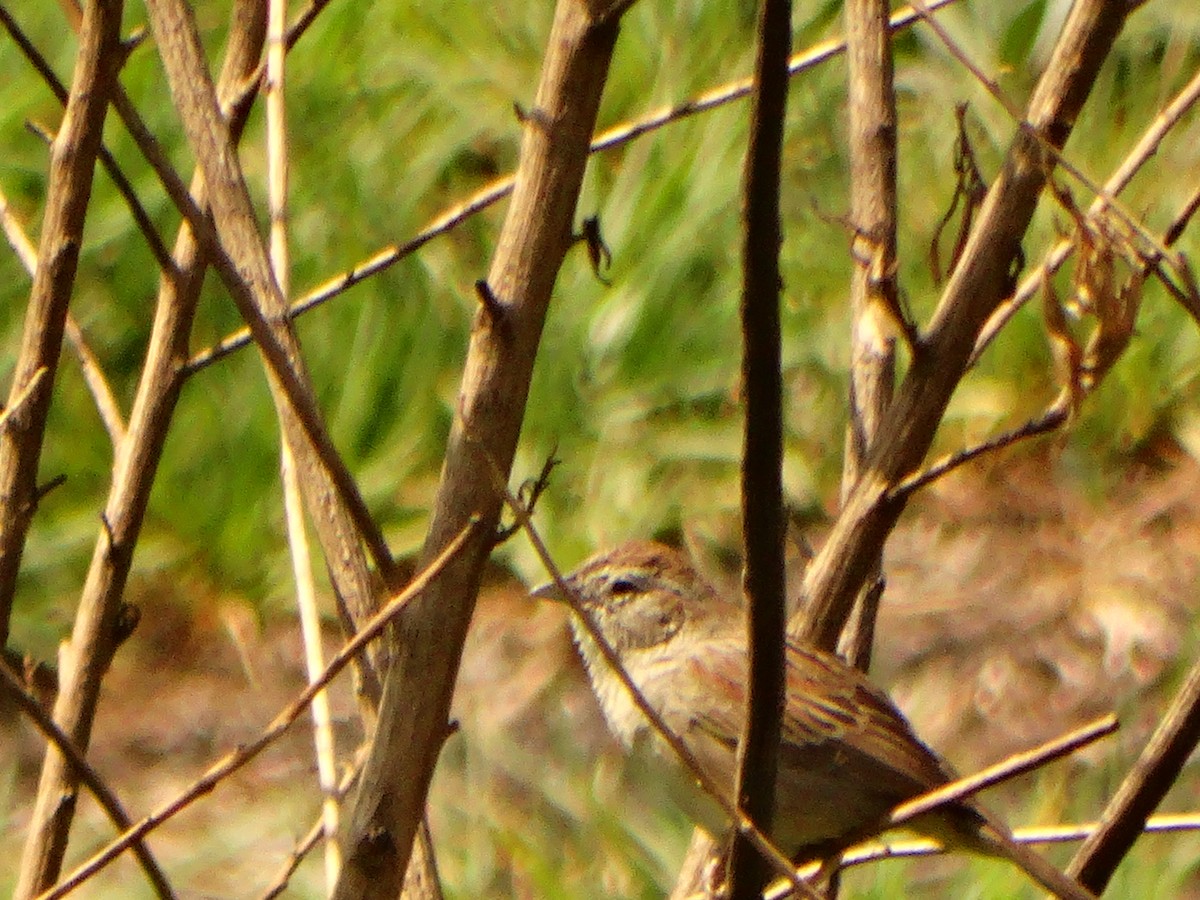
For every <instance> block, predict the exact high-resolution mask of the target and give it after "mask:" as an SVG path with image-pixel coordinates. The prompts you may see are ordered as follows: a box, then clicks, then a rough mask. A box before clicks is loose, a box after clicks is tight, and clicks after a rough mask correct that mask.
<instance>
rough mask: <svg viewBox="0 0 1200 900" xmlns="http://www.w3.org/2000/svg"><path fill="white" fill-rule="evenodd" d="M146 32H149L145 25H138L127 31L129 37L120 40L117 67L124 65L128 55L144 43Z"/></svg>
mask: <svg viewBox="0 0 1200 900" xmlns="http://www.w3.org/2000/svg"><path fill="white" fill-rule="evenodd" d="M148 34H149V32H148V31H147V30H146V27H145V26H144V25H139V26H138V27H137V28H135V29H133V31H131V32H129V37H127V38H124V39H123V40H122V41H121V57H120V64H119V65H118V69H123V68H124V67H125V63H126V62H128V61H129V57H130V56H131V55H132V54H133V51H134V50H136V49H137V48H138V47H140V46H142V44H143V43H145V40H146V36H147V35H148Z"/></svg>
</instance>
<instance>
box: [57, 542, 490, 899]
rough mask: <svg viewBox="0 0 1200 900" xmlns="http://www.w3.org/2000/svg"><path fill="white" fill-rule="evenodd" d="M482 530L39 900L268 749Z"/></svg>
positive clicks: (78, 880) (449, 548) (452, 548)
mask: <svg viewBox="0 0 1200 900" xmlns="http://www.w3.org/2000/svg"><path fill="white" fill-rule="evenodd" d="M478 531H479V522H478V520H475V519H472V520H471V521H469V522H468V523H467V524H466V525H465V526H463V529H462V530H461V531H460V532H459V533H458V534H457V535H455V536H454V537H453V538H452V539H451V540H450V541H449V542H448V543H447V544H446V546H445V547H444V548H443V549H442V552H441V553H439V554H438V555H437V556H436V557H435V558H434V559H433V560H432V561H431V562H430V563H429V565H427V566H426V567H425V568H424V569H422V570H421V572H420V573H419V574H418V575H417V576H416V577H415V578H413V580H412V581H411V582H409V584H408V586H407V587H406V588H405V589H404V590H403V591H401V592H400V593H399V594H397V595H396V596H395V597H393V598H392V599H391V600H389V601H388V602H387V604H385V605H384V607H383V609H381V610H380V611H379V612H378V613H376V614H375V616H374V617H372V618H371V619H370V621H368V622H366V623H365V624H364V625H363V627H362V629H361V630H360V631H359V632H358V633H357V634H356V635H354V637H353V638H351V639H350V640H349V641H347V642H346V644H345V645H344V646H343V647H342V649H341V650H339V651H338V652H337V655H335V656H334V657H333V659H331V660H330V661H329V665H327V666H326V667H325V671H324V672H323V673H322V674H321V677H320V678H317V679H316V680H314V681H312V682H311V683H310V684H309V685H308V686H307V687H305V688H304V690H302V691H301V692H300V693H299V694H298V695H297V696H296V698H295V699H293V700H292V702H291V703H289V704H288V705H287V706H285V707H284V708H283V709H282V710H281V711H280V712H279V714H278V715H276V716H275V718H274V719H272V720H271V723H270V724H269V725H268V726H267V727H266V729H265V730H264V731H263V733H262V734H261V735H259V736H258V737H257V738H255V739H254V740H253V741H251V742H250V743H249V744H245V745H243V746H240V747H238V748H237V749H235V750H233V751H231V752H230V753H228V754H226V755H225V756H224V757H222V758H221V759H220V760H218V761H217V762H215V763H213V765H212V766H210V767H209V769H208V771H206V772H205V773H204V774H203V775H202V776H200V778H198V779H197V780H196V781H195V782H193V784H192V785H191V786H190V787H188V788H187V789H186V790H184V791H183V792H182V793H180V794H179V795H178V796H176V797H175V798H174V799H172V800H170V801H168V802H166V803H164V804H162V805H161V806H160V807H158V809H156V810H155V811H154V812H152V813H150V814H149V815H148V816H146V817H145V818H143V819H141V820H140V821H138V822H137V824H135V825H134V826H133V827H132V828H130V829H128V830H127V831H126V832H125V833H124V834H122V835H121V836H120V837H119V838H117V840H115V841H113V842H112V843H110V844H109V845H108V846H106V847H104V848H103V849H101V850H100V851H99V852H98V853H96V854H95V855H94V856H92V857H91V859H89V860H87V861H86V862H84V863H83V864H82V865H80V866H79V867H78V868H76V869H75V870H74V871H73V872H71V874H70V875H68V876H67V877H66V878H64V879H63V880H62V881H61V882H59V883H58V884H56V885H55V886H54V887H53V888H52V889H51V890H48V891H46V892H45V893H44V894H41V895H40V896H39V897H38V900H54V898H58V897H62V896H65V895H66V894H68V893H70V892H71V891H73V890H74V889H75V888H77V887H78V886H79V885H81V884H82V883H83V882H85V881H87V880H88V879H89V878H91V877H92V876H93V875H95V874H96V873H97V872H99V871H101V870H102V869H104V868H105V867H106V866H107V865H108V864H109V863H111V862H112V861H113V860H114V859H116V858H117V857H118V856H120V855H121V854H122V853H124V852H125V851H126V850H128V849H129V847H130V846H131V845H132V844H133V842H134V841H136V840H139V839H141V838H142V837H144V836H145V835H146V834H148V833H149V832H151V831H153V830H154V829H155V828H157V827H158V826H159V825H161V824H163V823H164V822H166V821H167V820H169V819H171V818H173V817H174V816H176V815H178V814H179V813H181V812H182V811H183V810H185V809H186V808H187V807H188V806H189V805H191V804H192V803H193V802H194V801H195V800H196V799H197V798H199V797H202V796H203V795H205V794H208V793H210V792H211V791H212V790H213V789H215V788H216V787H217V785H219V784H220V783H221V782H222V781H224V780H225V779H226V778H228V777H229V776H230V775H232V774H233V773H234V772H236V771H238V770H239V769H241V768H242V767H243V766H245V765H246V764H247V763H249V762H250V761H251V760H253V759H254V758H255V757H257V756H258V755H259V754H260V753H262V751H263V750H265V749H267V747H269V746H270V745H271V744H273V743H274V742H275V741H276V740H278V739H279V738H280V737H281V736H282V735H283V734H284V733H285V732H286V731H287V730H288V729H289V728H290V727H291V726H292V725H293V724H294V723H295V721H296V720H297V719H299V718H300V717H301V716H302V715H304V712H305V710H307V709H308V707H309V704H311V703H312V698H313V697H314V696H316V695H317V693H319V692H320V691H322V690H324V689H325V688H326V687H328V686H329V683H330V682H331V681H333V679H334V678H336V677H337V675H338V673H340V672H341V671H342V670H343V669H344V668H346V666H347V665H349V664H350V662H351V661H352V660H353V659H354V658H355V657H356V656H357V655H358V654H360V653H362V652H363V650H364V649H366V647H367V645H368V644H369V643H370V642H371V641H373V640H375V639H376V638H378V637H379V636H380V635H381V634H382V633H383V632H384V630H385V629H386V628H387V627H388V626H389V625H391V624H392V623H393V621H394V620H395V619H396V618H397V617H398V616H399V615H400V613H401V612H402V611H403V610H404V608H405V607H406V606H407V605H408V604H409V602H410V601H411V600H412V599H413V598H414V597H416V596H417V595H419V594H421V593H422V592H424V591H425V590H426V588H427V587H428V586H429V584H430V582H432V581H433V580H434V579H435V578H436V577H437V576H438V574H439V573H440V572H442V571H443V569H444V568H445V567H446V566H447V565H449V564H450V563H451V562H452V561H453V560H454V559H455V558H456V557H457V556H458V554H459V553H460V552H461V551H462V550H463V548H464V547H465V546H466V545H467V540H468V538H469V537H470V536H471V534H472V532H478Z"/></svg>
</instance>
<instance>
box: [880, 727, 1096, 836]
mask: <svg viewBox="0 0 1200 900" xmlns="http://www.w3.org/2000/svg"><path fill="white" fill-rule="evenodd" d="M1117 727H1118V726H1117V717H1116V716H1114V715H1107V716H1101V717H1100V718H1098V719H1095V720H1094V721H1092V722H1089V723H1088V724H1087V725H1083V726H1080V727H1079V728H1076V729H1074V730H1072V731H1069V732H1067V733H1066V734H1064V735H1061V736H1060V737H1057V738H1054V739H1052V740H1049V741H1046V742H1045V743H1042V744H1039V745H1038V746H1037V747H1034V748H1032V749H1030V750H1025V751H1022V752H1019V753H1013V754H1011V755H1010V756H1008V757H1007V758H1006V759H1003V760H1001V761H1000V762H998V763H996V764H995V765H991V766H988V767H987V768H986V769H981V770H980V771H978V772H976V773H975V774H974V775H969V776H967V777H966V778H958V779H956V780H954V781H952V782H950V783H949V784H945V785H942V786H941V787H939V788H937V789H936V790H932V791H929V792H927V793H924V794H922V795H921V796H920V797H914V798H913V799H912V800H907V801H905V802H904V803H902V804H900V805H899V806H897V807H896V808H895V809H894V810H892V812H891V813H890V814H889V815H888V818H887V824H886V827H887V828H898V827H899V826H901V825H904V824H907V823H908V822H911V821H912V820H913V819H915V818H917V817H919V816H923V815H925V814H926V813H930V812H933V811H934V810H935V809H938V808H939V807H942V806H945V805H946V804H948V803H956V802H958V801H959V800H965V799H966V798H967V797H970V796H973V795H974V794H977V793H979V792H980V791H984V790H987V789H988V788H992V787H995V786H996V785H998V784H1002V783H1004V782H1005V781H1008V780H1010V779H1013V778H1016V777H1018V776H1020V775H1025V774H1028V773H1029V772H1033V771H1035V770H1037V769H1040V768H1041V767H1042V766H1044V765H1046V764H1047V763H1050V762H1053V761H1054V760H1056V759H1061V758H1062V757H1064V756H1068V755H1069V754H1071V753H1075V752H1076V751H1078V750H1081V749H1083V748H1084V747H1086V746H1087V745H1088V744H1090V743H1092V742H1093V741H1097V740H1099V739H1100V738H1103V737H1108V736H1109V735H1110V734H1112V733H1114V732H1115V731H1116V730H1117Z"/></svg>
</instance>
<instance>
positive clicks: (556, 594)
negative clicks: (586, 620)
mask: <svg viewBox="0 0 1200 900" xmlns="http://www.w3.org/2000/svg"><path fill="white" fill-rule="evenodd" d="M529 596H530V597H536V598H537V599H538V600H553V601H555V602H556V603H564V602H566V599H567V598H566V597H564V596H563V592H562V590H560V589H559V587H558V585H557V584H555V583H554V582H553V581H547V582H546V583H545V584H539V585H538V586H537V587H535V588H534V589H533V590H532V591H530V592H529Z"/></svg>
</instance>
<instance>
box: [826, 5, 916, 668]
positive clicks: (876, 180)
mask: <svg viewBox="0 0 1200 900" xmlns="http://www.w3.org/2000/svg"><path fill="white" fill-rule="evenodd" d="M887 15H888V4H887V2H886V0H854V2H850V3H847V4H846V12H845V20H846V42H847V47H848V51H849V52H848V63H849V67H848V68H849V90H848V98H847V107H848V111H849V118H850V127H849V142H850V148H849V149H850V220H851V226H852V228H853V231H852V235H853V236H852V238H851V241H850V258H851V261H852V263H853V269H852V270H851V276H850V306H851V309H852V310H853V316H854V318H853V325H852V326H851V334H850V422H849V424H848V425H847V427H846V455H845V459H844V460H843V461H842V496H843V499H844V498H845V497H846V496H847V495H848V494H849V492H850V490H851V488H852V487H853V486H854V484H855V482H857V481H858V477H859V473H860V471H861V469H862V466H863V463H864V461H865V460H866V458H867V455H868V453H869V451H870V447H871V444H872V443H873V442H874V440H875V436H876V435H877V434H878V432H879V423H880V421H881V420H882V418H883V414H884V413H885V412H886V410H887V407H888V405H889V404H890V403H891V402H892V392H893V391H894V389H895V384H894V382H895V377H896V337H897V335H899V336H900V337H902V338H904V340H905V341H906V342H907V343H908V345H909V346H913V345H915V344H916V342H917V339H918V338H917V335H916V334H915V330H914V328H913V326H912V325H911V324H910V323H909V321H908V318H907V316H906V315H905V313H904V310H903V309H901V307H900V290H899V286H898V284H897V282H896V270H897V260H896V206H897V200H896V167H897V150H896V95H895V90H894V88H893V84H892V80H893V79H892V75H893V72H892V69H893V63H892V45H891V37H890V32H889V29H888V27H887ZM873 569H874V572H873V574H868V575H867V577H866V579H865V580H864V583H863V587H862V589H861V590H860V593H859V597H858V599H857V600H856V601H855V604H854V613H853V614H852V616H851V619H850V621H849V623H848V624H847V626H846V629H845V630H844V631H843V633H842V637H841V653H842V655H843V656H844V657H845V658H846V659H847V660H848V661H849V662H850V664H851V665H853V666H856V667H857V668H860V669H862V670H863V671H866V670H867V669H868V668H869V667H870V664H871V643H872V641H871V640H870V639H869V638H870V637H871V636H872V635H873V634H874V633H875V626H874V618H875V613H876V610H877V609H878V601H879V597H880V594H881V593H882V590H879V591H876V590H875V589H874V588H873V587H872V585H876V584H878V585H881V586H882V584H883V581H882V571H881V569H882V559H881V558H877V559H876V560H875V561H874V563H873ZM871 598H874V602H872V599H871Z"/></svg>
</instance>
